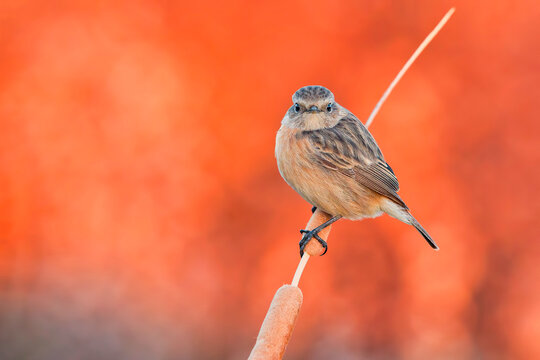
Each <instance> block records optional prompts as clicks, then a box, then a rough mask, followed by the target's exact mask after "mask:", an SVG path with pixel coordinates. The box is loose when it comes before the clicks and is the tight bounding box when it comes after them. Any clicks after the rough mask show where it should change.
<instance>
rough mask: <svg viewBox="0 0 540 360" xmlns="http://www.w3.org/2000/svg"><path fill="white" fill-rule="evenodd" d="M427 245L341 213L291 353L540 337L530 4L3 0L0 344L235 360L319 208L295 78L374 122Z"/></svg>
mask: <svg viewBox="0 0 540 360" xmlns="http://www.w3.org/2000/svg"><path fill="white" fill-rule="evenodd" d="M453 5H456V7H457V11H456V13H455V15H454V17H453V18H452V19H451V20H450V22H449V23H448V24H447V26H446V27H445V28H444V29H443V30H442V32H441V33H440V34H439V36H438V37H437V38H436V39H435V40H434V42H433V43H432V44H431V45H430V46H429V47H428V48H427V50H426V51H425V52H424V53H423V54H422V55H421V56H420V58H419V60H418V61H417V62H416V63H415V64H414V65H413V66H412V68H411V69H410V71H409V72H408V73H407V74H406V75H405V77H404V78H403V80H402V81H401V82H400V83H399V84H398V86H397V87H396V89H395V91H394V92H393V93H392V95H391V96H390V98H389V99H388V101H387V103H386V104H385V105H384V106H383V108H382V111H381V112H380V114H379V115H378V116H377V118H376V119H375V122H374V125H373V126H372V127H371V129H370V130H371V132H372V133H373V135H374V136H375V138H376V139H377V141H378V143H379V145H380V146H381V148H382V150H383V152H384V154H385V157H386V159H387V160H388V162H389V163H390V165H391V166H392V167H393V169H394V170H395V172H396V174H397V175H398V178H399V179H400V183H401V188H402V190H401V191H400V195H401V196H402V198H403V199H404V200H405V201H406V202H407V204H408V205H409V206H410V207H411V208H412V209H413V211H414V215H415V216H416V217H417V218H418V219H419V220H420V222H421V223H422V224H423V226H424V227H425V228H426V229H427V230H428V231H429V232H430V234H431V235H432V236H433V238H434V239H435V240H436V242H437V243H438V245H439V246H440V247H441V251H439V252H438V253H437V252H434V251H433V250H431V249H430V248H429V246H427V244H426V243H425V241H424V240H423V239H422V238H421V236H420V235H419V234H418V233H417V232H416V231H415V230H414V229H413V228H412V227H409V226H407V225H404V224H402V223H400V222H398V221H396V220H394V219H391V218H389V217H387V216H384V217H381V218H377V219H373V220H372V219H369V220H365V221H362V222H350V221H340V222H338V223H337V224H336V225H334V227H333V231H332V234H331V237H330V241H329V251H328V253H327V255H325V256H324V257H322V258H317V259H312V261H310V263H309V264H308V267H307V270H306V272H305V274H304V276H303V278H302V281H301V283H300V285H301V288H302V290H303V292H304V305H303V308H302V310H301V312H300V317H299V320H298V324H297V327H296V329H295V332H294V334H293V337H292V340H291V343H290V344H289V347H288V349H287V352H286V356H285V357H286V359H360V358H369V359H478V358H483V359H533V358H540V342H539V341H538V339H539V338H540V291H539V280H540V277H539V271H538V260H539V255H540V244H539V242H538V240H539V235H540V234H539V232H538V229H539V227H538V221H537V216H538V213H539V210H540V209H539V203H540V202H539V199H538V189H539V187H538V186H539V182H540V173H539V171H538V169H537V166H538V163H539V160H540V159H539V153H540V152H539V142H538V137H537V135H538V131H539V130H540V126H539V125H538V124H539V123H538V119H539V117H540V111H539V110H538V99H539V91H538V84H539V82H540V78H539V66H538V52H537V50H534V49H535V48H536V46H537V45H538V36H539V30H538V19H539V18H540V11H539V6H538V3H537V2H535V1H520V2H513V1H499V2H491V1H475V2H467V1H457V2H447V1H441V2H433V1H421V2H400V3H396V2H390V1H380V2H373V1H367V0H365V1H352V0H349V1H339V2H336V1H323V0H317V1H281V0H280V1H273V2H266V3H262V2H260V3H259V2H252V1H232V2H207V1H198V2H195V1H190V2H163V3H161V4H160V3H158V2H155V1H135V2H115V4H112V3H109V2H95V1H87V2H77V3H76V4H73V3H69V2H66V5H61V4H60V3H57V2H54V3H51V2H45V1H41V2H40V1H19V2H2V3H1V4H0V147H1V151H0V188H1V191H0V281H1V282H0V284H1V287H0V358H1V359H242V358H247V356H248V354H249V352H250V350H251V347H252V346H253V344H254V341H255V337H256V335H257V332H258V329H259V326H260V324H261V322H262V320H263V318H264V315H265V313H266V310H267V308H268V305H269V303H270V300H271V298H272V296H273V294H274V292H275V290H276V289H277V288H278V287H279V286H281V285H282V284H283V283H286V282H290V280H291V278H292V275H293V273H294V270H295V268H296V265H297V264H298V260H299V257H298V241H299V240H300V234H299V233H298V230H299V229H300V228H303V227H304V225H305V223H306V222H307V220H308V218H309V217H310V214H311V213H310V209H311V205H309V204H307V203H306V202H305V201H304V200H302V199H301V198H300V196H298V195H297V194H296V193H295V192H294V191H293V190H292V189H291V188H289V187H288V186H287V184H286V183H285V182H284V181H283V180H282V179H281V177H280V175H279V173H278V171H277V167H276V164H275V159H274V141H275V133H276V131H277V129H278V128H279V126H280V121H281V118H282V117H283V115H284V113H285V111H286V109H287V108H288V107H289V106H290V105H291V95H292V93H293V92H294V91H295V90H296V89H298V88H299V87H301V86H304V85H309V84H320V85H324V86H326V87H328V88H330V89H331V90H332V91H333V92H334V94H335V96H336V99H337V101H338V102H339V103H340V104H342V105H344V106H345V107H347V108H348V109H350V110H351V111H353V112H354V113H355V114H356V115H357V116H358V117H359V118H360V119H363V120H365V119H366V118H367V117H368V115H369V113H370V112H371V110H372V108H373V107H374V105H375V103H376V102H377V100H378V99H379V97H380V96H381V94H382V93H383V91H384V90H385V89H386V87H387V86H388V84H389V83H390V81H391V80H392V79H393V77H394V76H395V75H396V73H397V72H398V71H399V69H400V68H401V66H402V65H403V63H404V62H405V61H406V60H407V58H408V57H409V56H410V54H411V53H412V52H413V51H414V49H415V48H416V47H417V46H418V44H419V43H420V42H421V41H422V40H423V38H424V37H425V36H426V35H427V34H428V33H429V32H430V31H431V30H432V28H433V27H434V26H435V24H436V23H437V22H438V21H439V19H440V18H441V17H442V16H443V15H444V13H445V12H446V11H447V10H448V9H449V8H450V7H451V6H453Z"/></svg>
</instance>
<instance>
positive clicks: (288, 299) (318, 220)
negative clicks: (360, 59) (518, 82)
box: [248, 8, 455, 360]
mask: <svg viewBox="0 0 540 360" xmlns="http://www.w3.org/2000/svg"><path fill="white" fill-rule="evenodd" d="M454 11H455V9H454V8H451V9H450V10H449V11H448V12H447V13H446V15H445V16H444V17H443V18H442V20H441V21H440V22H439V23H438V24H437V26H436V27H435V29H433V31H431V33H430V34H429V35H428V36H427V37H426V39H425V40H424V41H423V42H422V43H421V44H420V46H419V47H418V49H416V51H415V52H414V53H413V55H412V56H411V58H410V59H409V60H408V61H407V62H406V63H405V65H404V66H403V68H402V69H401V71H400V72H399V73H398V74H397V76H396V77H395V79H394V80H393V81H392V83H391V84H390V86H389V87H388V89H387V90H386V91H385V92H384V94H383V96H382V97H381V99H380V100H379V102H378V103H377V105H376V106H375V108H374V109H373V111H372V113H371V115H370V116H369V118H368V120H367V122H366V127H369V126H370V125H371V123H372V122H373V119H374V118H375V115H377V112H378V111H379V109H380V107H381V105H382V104H383V103H384V101H385V100H386V98H387V97H388V95H390V92H391V91H392V89H393V88H394V87H395V86H396V84H397V83H398V82H399V80H400V79H401V77H402V76H403V74H405V72H406V71H407V69H408V68H409V67H410V66H411V65H412V63H413V62H414V60H416V58H417V57H418V55H420V53H421V52H422V51H423V50H424V48H425V47H426V46H427V45H428V44H429V42H430V41H431V40H432V39H433V38H434V37H435V35H437V33H438V32H439V30H441V29H442V27H443V26H444V25H445V24H446V22H447V21H448V19H449V18H450V16H452V14H453V13H454ZM331 218H332V216H331V215H329V214H327V213H325V212H323V211H320V210H319V209H317V210H316V211H315V212H314V213H313V215H312V216H311V218H310V219H309V222H308V224H307V226H306V229H307V230H313V229H314V228H316V227H317V226H319V225H322V224H323V223H325V222H326V221H328V220H330V219H331ZM330 228H331V226H328V227H326V228H325V229H323V230H321V231H320V232H319V236H320V237H321V238H322V239H323V240H325V241H327V239H328V235H329V234H330ZM323 251H324V249H323V247H322V246H321V245H320V244H319V242H318V241H316V240H315V241H313V240H311V241H310V242H309V243H307V245H306V247H305V249H304V255H303V256H302V258H301V259H300V263H299V264H298V267H297V268H296V272H295V274H294V277H293V280H292V283H291V285H283V286H282V287H281V288H279V290H278V291H277V292H276V295H275V296H274V299H273V300H272V303H271V304H270V309H268V312H267V314H266V317H265V319H264V322H263V324H262V326H261V330H260V332H259V335H258V336H257V342H256V343H255V346H254V347H253V350H252V351H251V354H250V355H249V359H248V360H269V359H270V360H274V359H275V360H280V359H281V358H282V357H283V353H284V352H285V347H286V346H287V343H288V342H289V339H290V337H291V334H292V331H293V328H294V325H295V323H296V318H297V317H298V313H299V311H300V307H301V306H302V299H303V298H302V291H300V289H299V288H298V283H299V282H300V278H301V277H302V273H303V271H304V269H305V267H306V264H307V262H308V260H309V257H310V256H316V255H321V254H322V253H323Z"/></svg>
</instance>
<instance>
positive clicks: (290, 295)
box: [249, 285, 303, 360]
mask: <svg viewBox="0 0 540 360" xmlns="http://www.w3.org/2000/svg"><path fill="white" fill-rule="evenodd" d="M302 299H303V296H302V291H301V290H300V289H299V288H298V287H296V286H292V285H283V286H282V287H280V288H279V289H278V291H277V292H276V295H274V299H273V300H272V303H271V304H270V309H268V312H267V313H266V317H265V318H264V321H263V324H262V326H261V330H260V331H259V335H258V336H257V342H256V343H255V346H254V347H253V350H252V351H251V354H250V355H249V360H274V359H276V360H279V359H281V358H282V357H283V353H284V352H285V347H286V346H287V344H288V342H289V339H290V338H291V334H292V331H293V329H294V325H295V323H296V318H297V317H298V313H299V312H300V307H301V306H302Z"/></svg>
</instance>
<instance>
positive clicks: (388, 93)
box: [366, 8, 456, 127]
mask: <svg viewBox="0 0 540 360" xmlns="http://www.w3.org/2000/svg"><path fill="white" fill-rule="evenodd" d="M454 11H456V9H455V8H451V9H450V10H448V12H447V13H446V15H444V16H443V18H442V19H441V21H439V23H438V24H437V26H435V29H433V30H432V31H431V32H430V33H429V35H428V36H427V37H426V38H425V39H424V41H422V43H421V44H420V46H419V47H418V49H416V51H415V52H414V53H413V54H412V56H411V58H410V59H409V60H408V61H407V62H406V63H405V65H403V68H402V69H401V70H400V72H399V73H398V74H397V76H396V77H395V79H394V81H392V83H391V84H390V86H388V89H386V91H385V92H384V94H383V96H382V97H381V99H380V100H379V102H378V103H377V105H375V108H374V109H373V111H372V112H371V115H369V118H368V120H367V121H366V127H369V125H371V123H372V122H373V118H375V115H377V113H378V112H379V109H380V108H381V106H382V104H383V103H384V101H385V100H386V98H387V97H388V95H390V93H391V92H392V90H393V89H394V87H395V86H396V84H397V83H398V82H399V80H400V79H401V77H402V76H403V74H405V72H406V71H407V69H409V67H410V66H411V65H412V63H413V62H414V60H416V58H417V57H418V55H420V53H422V51H424V48H425V47H426V46H428V44H429V43H430V42H431V40H433V38H434V37H435V35H437V33H438V32H439V30H441V29H442V27H443V26H444V24H446V22H447V21H448V19H450V16H452V14H453V13H454Z"/></svg>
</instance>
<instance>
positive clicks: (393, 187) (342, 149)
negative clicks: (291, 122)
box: [301, 114, 408, 209]
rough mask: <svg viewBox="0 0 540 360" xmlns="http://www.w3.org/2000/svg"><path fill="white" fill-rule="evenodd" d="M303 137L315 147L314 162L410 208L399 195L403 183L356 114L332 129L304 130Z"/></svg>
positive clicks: (342, 120)
mask: <svg viewBox="0 0 540 360" xmlns="http://www.w3.org/2000/svg"><path fill="white" fill-rule="evenodd" d="M301 136H302V137H306V138H307V139H308V140H309V141H310V143H311V145H312V146H313V147H314V148H315V151H314V152H313V153H312V157H313V158H312V161H315V162H317V163H319V164H320V165H321V166H323V167H325V168H327V169H329V170H333V171H337V172H339V173H341V174H343V175H345V176H348V177H351V178H353V179H355V180H356V181H357V182H358V183H359V184H361V185H363V186H365V187H367V188H368V189H370V190H372V191H374V192H376V193H378V194H380V195H383V196H385V197H387V198H389V199H390V200H392V201H393V202H395V203H397V204H399V205H401V206H402V207H404V208H405V209H408V208H407V205H405V203H404V202H403V200H401V198H400V197H399V195H398V194H397V191H398V190H399V183H398V180H397V178H396V176H395V175H394V172H393V171H392V169H391V168H390V166H389V165H388V164H387V163H386V161H385V160H384V157H383V154H382V152H381V150H380V149H379V147H378V145H377V143H376V142H375V139H373V136H371V134H370V133H369V131H368V130H367V129H366V128H365V126H364V125H363V124H362V123H361V122H360V121H359V120H358V119H357V118H356V117H354V115H352V114H350V115H349V116H347V117H344V118H342V119H341V120H340V121H339V122H338V123H337V124H336V125H335V126H334V127H332V128H323V129H318V130H306V131H302V132H301Z"/></svg>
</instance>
